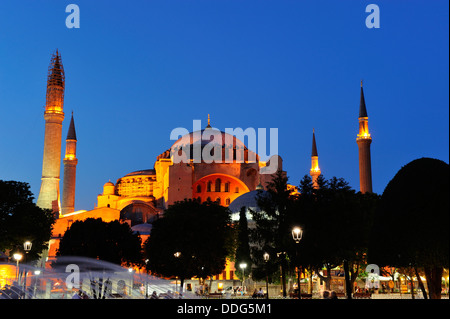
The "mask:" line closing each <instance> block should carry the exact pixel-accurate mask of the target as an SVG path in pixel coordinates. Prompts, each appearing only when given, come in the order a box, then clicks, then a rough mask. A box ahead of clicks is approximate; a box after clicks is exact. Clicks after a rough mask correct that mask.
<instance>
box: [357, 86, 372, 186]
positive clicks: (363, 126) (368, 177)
mask: <svg viewBox="0 0 450 319" xmlns="http://www.w3.org/2000/svg"><path fill="white" fill-rule="evenodd" d="M358 121H359V132H358V135H357V138H356V143H357V144H358V150H359V184H360V191H361V193H367V192H370V193H371V192H372V167H371V157H370V144H371V143H372V137H371V136H370V133H369V117H368V116H367V109H366V101H365V98H364V90H363V83H362V80H361V95H360V102H359V118H358Z"/></svg>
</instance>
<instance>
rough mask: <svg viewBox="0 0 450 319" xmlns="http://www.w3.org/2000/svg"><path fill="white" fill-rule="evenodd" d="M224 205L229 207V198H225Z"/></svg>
mask: <svg viewBox="0 0 450 319" xmlns="http://www.w3.org/2000/svg"><path fill="white" fill-rule="evenodd" d="M225 205H227V206H228V205H230V199H229V198H227V199H225Z"/></svg>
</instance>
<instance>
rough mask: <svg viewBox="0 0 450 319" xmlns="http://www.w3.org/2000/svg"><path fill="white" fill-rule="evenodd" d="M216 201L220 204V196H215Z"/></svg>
mask: <svg viewBox="0 0 450 319" xmlns="http://www.w3.org/2000/svg"><path fill="white" fill-rule="evenodd" d="M216 203H217V204H219V205H220V197H217V198H216Z"/></svg>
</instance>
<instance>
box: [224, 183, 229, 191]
mask: <svg viewBox="0 0 450 319" xmlns="http://www.w3.org/2000/svg"><path fill="white" fill-rule="evenodd" d="M229 191H230V182H226V183H225V192H226V193H228V192H229Z"/></svg>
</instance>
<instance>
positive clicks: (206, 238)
mask: <svg viewBox="0 0 450 319" xmlns="http://www.w3.org/2000/svg"><path fill="white" fill-rule="evenodd" d="M231 232H232V227H231V213H230V211H229V209H228V208H226V207H223V206H220V205H218V204H217V203H215V202H211V201H209V202H205V203H199V202H198V201H196V200H191V199H185V200H184V201H180V202H176V203H175V204H173V205H171V206H169V208H168V209H166V211H165V212H164V216H163V217H162V218H160V219H158V220H157V221H155V222H154V223H153V227H152V231H151V233H150V237H149V238H148V239H147V241H146V242H145V244H144V248H145V254H146V258H147V259H148V263H147V269H149V270H151V271H152V272H153V273H155V274H159V275H161V276H165V277H172V276H178V277H179V278H180V279H181V287H183V282H184V279H185V278H191V277H195V276H197V277H199V278H206V277H207V276H212V275H216V274H219V273H221V272H222V271H223V269H224V268H225V264H226V258H227V257H229V256H231V254H232V252H233V250H232V247H233V242H232V239H233V236H231Z"/></svg>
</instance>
